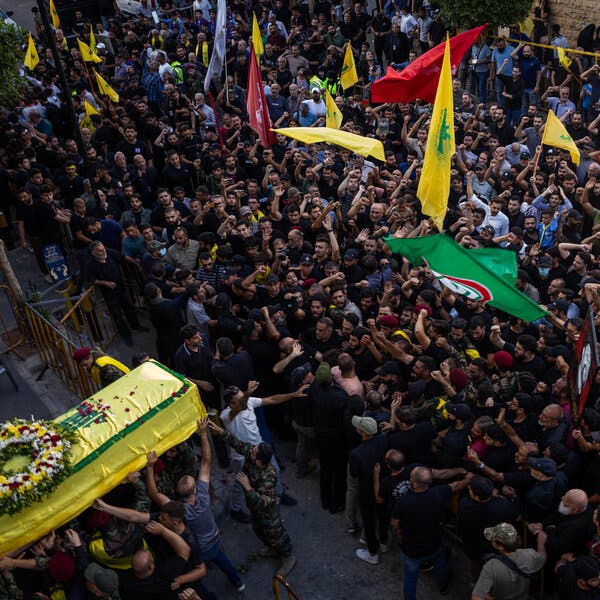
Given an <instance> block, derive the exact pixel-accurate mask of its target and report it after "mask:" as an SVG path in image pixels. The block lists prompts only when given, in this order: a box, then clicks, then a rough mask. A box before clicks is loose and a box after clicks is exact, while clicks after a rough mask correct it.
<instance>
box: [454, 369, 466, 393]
mask: <svg viewBox="0 0 600 600" xmlns="http://www.w3.org/2000/svg"><path fill="white" fill-rule="evenodd" d="M450 383H452V385H453V386H454V387H455V388H456V391H460V390H464V389H465V388H466V387H467V383H469V378H468V377H467V374H466V373H465V372H464V371H463V370H462V369H452V370H451V371H450Z"/></svg>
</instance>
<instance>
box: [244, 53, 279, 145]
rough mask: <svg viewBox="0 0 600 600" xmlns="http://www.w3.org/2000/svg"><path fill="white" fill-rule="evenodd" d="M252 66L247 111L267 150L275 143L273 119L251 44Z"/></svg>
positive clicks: (249, 66)
mask: <svg viewBox="0 0 600 600" xmlns="http://www.w3.org/2000/svg"><path fill="white" fill-rule="evenodd" d="M250 46H252V48H251V49H250V64H249V65H248V97H247V99H246V110H247V111H248V117H249V120H250V125H251V126H252V127H253V128H254V129H256V131H258V137H259V138H260V143H261V144H262V145H263V146H264V147H265V148H266V147H267V146H271V145H272V144H273V142H274V141H275V139H274V137H273V133H272V132H271V117H270V116H269V107H268V106H267V98H266V97H265V88H264V86H263V82H262V77H261V75H260V69H259V67H258V58H257V56H256V53H255V52H254V44H250Z"/></svg>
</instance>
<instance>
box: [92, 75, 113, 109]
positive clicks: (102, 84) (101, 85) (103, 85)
mask: <svg viewBox="0 0 600 600" xmlns="http://www.w3.org/2000/svg"><path fill="white" fill-rule="evenodd" d="M94 75H95V76H96V83H97V84H98V91H99V92H100V93H101V94H103V95H104V96H108V97H109V98H110V99H111V100H112V101H113V102H118V101H119V94H117V92H115V90H114V89H113V88H111V87H110V85H108V83H107V82H106V80H105V79H104V78H103V77H102V76H101V75H100V73H98V71H96V69H94Z"/></svg>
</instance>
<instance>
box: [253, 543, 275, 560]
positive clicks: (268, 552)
mask: <svg viewBox="0 0 600 600" xmlns="http://www.w3.org/2000/svg"><path fill="white" fill-rule="evenodd" d="M256 554H258V555H259V556H262V557H263V558H272V557H274V556H279V552H277V550H275V549H274V548H269V547H268V546H264V547H263V548H260V549H259V550H258V551H257V552H256Z"/></svg>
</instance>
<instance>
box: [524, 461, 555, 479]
mask: <svg viewBox="0 0 600 600" xmlns="http://www.w3.org/2000/svg"><path fill="white" fill-rule="evenodd" d="M527 464H528V465H529V466H530V467H531V468H532V469H534V470H535V471H539V472H540V473H541V474H542V475H545V476H546V477H552V476H554V475H556V463H555V462H554V461H553V460H552V459H551V458H535V457H533V456H532V457H530V458H528V459H527Z"/></svg>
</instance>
